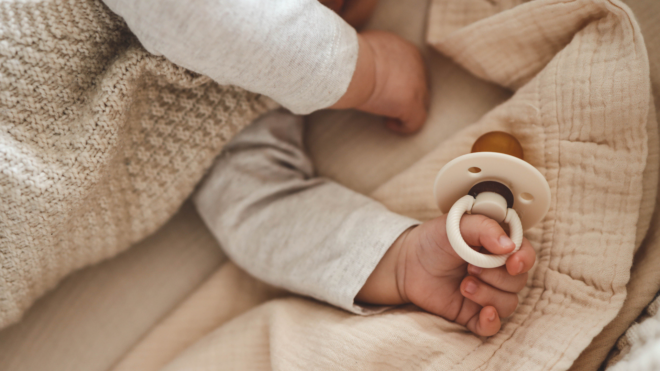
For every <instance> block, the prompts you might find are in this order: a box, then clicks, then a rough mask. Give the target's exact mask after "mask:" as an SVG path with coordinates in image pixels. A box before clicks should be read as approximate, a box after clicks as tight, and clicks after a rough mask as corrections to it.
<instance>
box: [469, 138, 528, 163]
mask: <svg viewBox="0 0 660 371" xmlns="http://www.w3.org/2000/svg"><path fill="white" fill-rule="evenodd" d="M475 152H498V153H504V154H507V155H509V156H513V157H518V158H519V159H521V160H524V159H525V158H524V156H523V149H522V146H521V145H520V142H519V141H518V139H516V137H514V136H513V135H511V134H509V133H505V132H503V131H491V132H490V133H486V134H484V135H482V136H480V137H479V138H478V139H477V140H476V141H475V142H474V144H473V145H472V151H471V152H470V153H475Z"/></svg>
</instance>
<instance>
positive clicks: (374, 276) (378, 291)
mask: <svg viewBox="0 0 660 371" xmlns="http://www.w3.org/2000/svg"><path fill="white" fill-rule="evenodd" d="M411 230H412V228H410V229H408V230H406V231H405V232H403V233H402V234H401V235H400V236H399V237H398V238H397V239H396V240H395V241H394V243H393V244H392V246H390V248H389V249H388V250H387V252H386V253H385V255H383V258H382V259H381V260H380V262H379V263H378V265H377V266H376V268H375V269H374V271H373V272H372V273H371V275H370V276H369V278H368V279H367V281H366V282H365V284H364V286H363V287H362V289H361V290H360V292H359V293H358V294H357V296H356V297H355V300H356V301H359V302H363V303H369V304H377V305H398V304H403V303H407V302H408V300H407V299H406V298H405V294H403V293H402V292H401V289H400V288H402V287H403V282H400V280H401V279H402V278H403V273H404V272H403V271H402V268H403V266H402V265H401V262H402V261H403V260H404V259H402V254H405V240H406V237H407V236H408V234H409V232H410V231H411Z"/></svg>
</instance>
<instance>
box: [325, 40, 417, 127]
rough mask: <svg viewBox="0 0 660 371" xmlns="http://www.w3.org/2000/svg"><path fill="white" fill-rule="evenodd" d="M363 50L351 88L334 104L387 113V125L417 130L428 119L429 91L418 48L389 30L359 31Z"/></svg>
mask: <svg viewBox="0 0 660 371" xmlns="http://www.w3.org/2000/svg"><path fill="white" fill-rule="evenodd" d="M358 41H359V44H360V51H359V55H358V61H357V65H356V67H355V72H354V73H353V79H352V80H351V83H350V84H349V86H348V90H347V91H346V93H345V94H344V96H342V97H341V98H340V99H339V101H337V103H335V104H334V105H332V106H331V107H330V108H357V109H359V110H361V111H365V112H369V113H374V114H377V115H381V116H386V117H388V118H389V119H388V120H387V126H388V127H389V128H390V129H392V130H394V131H397V132H400V133H413V132H415V131H417V130H419V129H420V128H421V127H422V125H423V124H424V122H425V121H426V114H427V111H428V104H429V92H428V87H427V80H426V69H425V67H424V61H423V59H422V56H421V54H420V53H419V51H418V50H417V48H416V47H415V46H414V45H412V44H411V43H409V42H408V41H406V40H404V39H402V38H400V37H399V36H396V35H394V34H392V33H389V32H384V31H368V32H363V33H361V34H359V35H358Z"/></svg>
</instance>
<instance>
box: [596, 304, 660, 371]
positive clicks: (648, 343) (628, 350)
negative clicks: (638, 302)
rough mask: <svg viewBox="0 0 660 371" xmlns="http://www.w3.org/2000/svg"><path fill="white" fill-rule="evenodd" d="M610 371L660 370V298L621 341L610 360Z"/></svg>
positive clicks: (608, 368) (613, 350) (646, 310)
mask: <svg viewBox="0 0 660 371" xmlns="http://www.w3.org/2000/svg"><path fill="white" fill-rule="evenodd" d="M608 365H609V367H607V370H608V371H656V370H659V369H660V298H656V299H655V300H654V301H653V302H652V303H651V304H650V305H649V306H648V307H647V308H646V309H645V310H644V312H643V313H642V315H641V316H640V318H639V322H638V323H635V324H633V325H632V326H630V328H629V329H628V331H626V333H625V334H624V335H623V336H622V337H621V338H620V339H619V341H618V342H617V344H616V346H615V347H614V349H612V353H611V355H610V359H609V360H608Z"/></svg>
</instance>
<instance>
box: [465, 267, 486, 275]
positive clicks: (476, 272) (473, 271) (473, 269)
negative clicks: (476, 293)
mask: <svg viewBox="0 0 660 371" xmlns="http://www.w3.org/2000/svg"><path fill="white" fill-rule="evenodd" d="M468 271H469V272H470V274H473V275H475V276H477V275H479V274H480V273H481V271H483V269H481V268H479V267H477V266H476V265H472V264H470V265H468Z"/></svg>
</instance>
